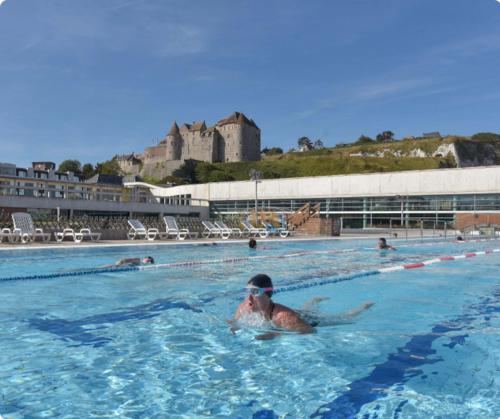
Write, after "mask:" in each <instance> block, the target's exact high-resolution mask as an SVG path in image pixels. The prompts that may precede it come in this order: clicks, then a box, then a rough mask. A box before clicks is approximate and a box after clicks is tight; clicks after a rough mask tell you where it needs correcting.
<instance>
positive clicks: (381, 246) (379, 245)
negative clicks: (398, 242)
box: [377, 237, 396, 250]
mask: <svg viewBox="0 0 500 419" xmlns="http://www.w3.org/2000/svg"><path fill="white" fill-rule="evenodd" d="M377 249H380V250H396V248H395V247H393V246H391V245H390V244H387V241H386V239H385V238H384V237H381V238H380V239H378V243H377Z"/></svg>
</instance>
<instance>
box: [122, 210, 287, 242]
mask: <svg viewBox="0 0 500 419" xmlns="http://www.w3.org/2000/svg"><path fill="white" fill-rule="evenodd" d="M163 221H164V223H165V229H166V231H164V232H162V231H160V230H159V229H158V228H146V227H145V226H144V225H143V224H142V222H141V221H139V220H135V219H134V220H128V224H129V226H130V230H129V232H128V234H127V237H128V238H129V239H130V240H134V239H147V240H155V239H160V240H163V239H168V238H169V237H174V238H175V239H177V240H184V239H185V238H186V237H189V238H197V237H198V234H199V233H198V232H195V231H190V230H189V229H187V228H179V227H178V225H177V221H176V219H175V217H172V216H165V217H163ZM201 223H202V225H203V227H204V230H203V231H202V232H201V235H202V236H203V237H204V238H207V239H208V238H221V239H223V240H227V239H229V238H231V237H239V238H241V237H244V236H246V237H261V238H267V237H269V236H270V235H279V236H280V237H283V238H284V237H287V236H288V235H289V234H290V232H289V231H287V230H285V229H281V228H275V227H273V226H272V225H271V224H269V225H265V224H264V225H265V228H257V227H254V226H253V225H252V224H251V223H250V222H248V221H242V226H243V230H242V229H240V228H237V227H229V226H228V225H227V224H225V223H224V222H223V221H215V222H211V221H209V220H202V221H201Z"/></svg>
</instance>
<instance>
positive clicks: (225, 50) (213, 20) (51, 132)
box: [0, 0, 500, 166]
mask: <svg viewBox="0 0 500 419" xmlns="http://www.w3.org/2000/svg"><path fill="white" fill-rule="evenodd" d="M234 111H240V112H244V113H245V114H246V115H247V116H248V117H250V118H253V119H254V120H255V122H256V123H257V125H258V126H259V127H260V128H261V130H262V147H282V148H283V149H285V150H288V149H289V148H291V147H294V146H296V144H297V139H298V138H300V137H302V136H308V137H309V138H311V139H312V140H313V141H314V140H316V139H321V140H322V141H323V142H324V144H325V145H326V146H333V145H335V144H336V143H339V142H350V141H355V140H356V139H357V138H358V137H359V136H360V135H362V134H364V135H368V136H371V137H374V136H376V134H377V133H379V132H381V131H384V130H391V131H393V132H394V133H395V134H396V138H402V137H404V136H408V135H420V134H421V133H423V132H429V131H439V132H441V134H443V135H444V134H457V135H471V134H474V133H476V132H485V131H487V132H497V133H500V2H499V1H498V0H439V1H438V0H404V1H403V0H316V1H304V0H236V1H235V0H211V1H206V0H80V1H77V0H72V1H67V0H44V1H40V0H0V161H2V162H11V163H15V164H17V165H18V166H29V165H31V162H32V161H46V160H47V161H54V162H56V163H60V162H61V161H63V160H65V159H78V160H80V161H81V162H82V163H87V162H90V163H93V164H94V163H96V162H101V161H104V160H107V159H110V158H112V157H113V156H114V155H115V154H123V153H131V152H142V151H143V150H144V148H145V147H148V146H151V145H153V144H155V143H157V142H158V141H159V140H160V139H162V138H163V137H164V136H165V134H166V133H167V132H168V130H169V128H170V126H171V125H172V122H173V121H174V120H176V121H177V122H179V123H182V122H188V123H190V122H193V121H195V120H206V121H207V124H210V125H211V124H213V123H215V122H216V121H217V120H219V119H222V118H224V117H226V116H228V115H229V114H231V113H232V112H234Z"/></svg>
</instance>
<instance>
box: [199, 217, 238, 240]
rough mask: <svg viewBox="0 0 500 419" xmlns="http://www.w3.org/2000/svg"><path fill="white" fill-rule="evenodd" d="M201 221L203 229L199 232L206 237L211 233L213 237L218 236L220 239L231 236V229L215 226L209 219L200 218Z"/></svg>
mask: <svg viewBox="0 0 500 419" xmlns="http://www.w3.org/2000/svg"><path fill="white" fill-rule="evenodd" d="M201 223H202V224H203V227H205V230H203V233H201V234H202V235H203V237H206V238H207V239H208V238H210V237H211V236H212V235H213V237H217V236H219V237H220V238H221V239H224V240H227V239H229V237H230V236H231V230H230V229H228V228H225V229H222V228H219V227H216V226H215V225H214V224H213V223H212V222H211V221H208V220H202V221H201Z"/></svg>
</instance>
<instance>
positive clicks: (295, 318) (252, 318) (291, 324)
mask: <svg viewBox="0 0 500 419" xmlns="http://www.w3.org/2000/svg"><path fill="white" fill-rule="evenodd" d="M246 291H247V294H248V296H247V297H246V298H245V300H244V301H243V302H242V303H241V304H240V305H239V306H238V308H237V309H236V312H235V314H234V316H233V318H232V319H231V320H228V323H229V324H231V331H232V332H233V333H234V332H236V330H238V328H237V326H236V323H237V322H246V323H247V324H251V325H253V326H266V325H267V326H271V327H276V328H278V329H282V330H285V331H290V332H298V333H313V332H314V327H316V326H318V325H319V324H320V323H321V324H322V325H333V324H339V323H345V322H346V321H345V320H346V319H347V318H352V317H355V316H357V315H358V314H360V313H361V312H363V311H364V310H366V309H368V308H370V307H371V306H372V305H373V303H372V302H367V303H365V304H363V305H362V306H361V307H359V308H357V309H354V310H351V311H349V312H347V313H345V314H344V315H341V316H335V317H334V319H335V321H332V319H327V318H326V317H325V318H323V317H322V316H319V315H318V314H317V313H315V312H314V311H313V310H312V307H313V306H314V305H315V304H317V303H319V302H320V301H322V300H325V298H320V297H317V298H314V299H313V300H311V301H310V302H309V303H306V305H305V306H304V309H303V310H300V311H296V310H292V309H291V308H289V307H287V306H285V305H282V304H277V303H275V302H274V301H273V300H272V296H273V283H272V280H271V278H270V277H269V276H267V275H265V274H258V275H255V276H254V277H252V278H250V280H249V281H248V283H247V287H246ZM323 320H328V322H327V323H328V324H323ZM280 334H281V333H279V332H268V333H264V334H262V335H259V336H257V337H256V339H259V340H267V339H273V338H274V337H276V336H279V335H280Z"/></svg>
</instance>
